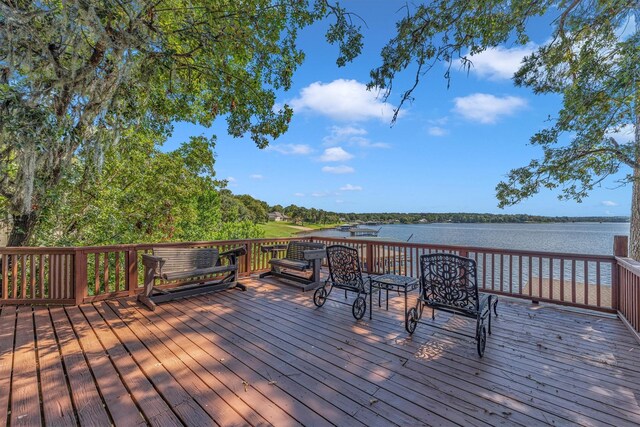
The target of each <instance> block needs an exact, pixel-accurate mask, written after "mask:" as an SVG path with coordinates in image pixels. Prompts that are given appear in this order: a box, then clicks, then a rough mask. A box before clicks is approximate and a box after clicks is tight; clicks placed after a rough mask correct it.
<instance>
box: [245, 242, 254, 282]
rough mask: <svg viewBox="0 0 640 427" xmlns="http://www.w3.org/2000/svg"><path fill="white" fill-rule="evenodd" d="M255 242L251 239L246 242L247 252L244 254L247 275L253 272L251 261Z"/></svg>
mask: <svg viewBox="0 0 640 427" xmlns="http://www.w3.org/2000/svg"><path fill="white" fill-rule="evenodd" d="M252 243H253V242H252V241H251V240H247V241H246V242H245V246H246V249H247V254H246V255H245V256H244V271H245V273H246V274H247V276H249V275H250V274H251V261H252V258H253V255H252V247H253V244H252Z"/></svg>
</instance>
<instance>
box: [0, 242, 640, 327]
mask: <svg viewBox="0 0 640 427" xmlns="http://www.w3.org/2000/svg"><path fill="white" fill-rule="evenodd" d="M289 240H291V239H252V240H230V241H215V242H188V243H160V244H138V245H116V246H95V247H76V248H11V247H9V248H0V261H1V263H2V264H1V266H0V303H2V304H6V303H11V304H24V303H34V304H39V303H46V304H80V303H83V302H90V301H95V300H100V299H107V298H115V297H121V296H128V295H135V294H136V293H137V292H139V291H140V286H141V284H142V268H139V266H141V262H140V260H141V256H142V254H143V253H145V252H150V251H151V249H152V248H153V247H158V246H172V247H216V248H218V249H219V250H220V251H224V250H227V249H230V248H234V247H238V246H244V247H245V248H246V249H247V255H246V256H244V257H242V258H241V259H240V263H241V264H240V275H241V276H247V275H249V274H252V273H257V272H260V271H264V270H267V269H268V268H269V263H268V262H269V259H270V258H271V256H272V254H271V252H270V251H267V252H263V251H261V247H262V246H264V245H270V244H274V243H286V242H287V241H289ZM297 240H313V241H318V242H322V243H325V244H336V243H339V244H345V245H348V246H351V247H354V248H356V249H358V252H359V254H360V256H361V260H362V265H363V266H364V268H365V269H366V270H367V272H368V273H371V274H376V273H385V272H393V273H398V274H406V275H409V276H414V277H417V276H418V275H419V270H418V262H419V259H420V255H423V254H428V253H434V252H450V253H455V254H459V255H463V256H468V257H470V258H473V259H474V260H475V261H476V263H477V266H478V281H479V286H480V288H481V289H482V290H483V291H485V292H492V293H496V294H500V295H506V296H511V297H517V298H525V299H529V300H532V301H546V302H552V303H556V304H564V305H569V306H574V307H581V308H588V309H595V310H600V311H607V312H620V313H621V315H623V316H625V317H627V319H628V321H629V323H630V324H631V325H633V327H634V328H635V329H636V330H637V329H638V328H639V327H640V317H639V316H640V308H639V307H640V290H639V289H640V266H638V265H637V264H635V263H633V262H631V261H629V260H628V259H625V258H620V257H619V258H616V257H614V256H613V255H612V256H604V255H581V254H563V253H549V252H529V251H516V250H503V249H488V248H478V247H462V246H445V245H430V244H418V243H402V242H388V241H379V240H365V239H362V240H357V239H338V238H330V237H313V238H304V239H297ZM623 243H626V242H623ZM618 255H620V254H618ZM624 255H626V254H624ZM175 284H179V283H175Z"/></svg>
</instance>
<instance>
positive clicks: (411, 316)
mask: <svg viewBox="0 0 640 427" xmlns="http://www.w3.org/2000/svg"><path fill="white" fill-rule="evenodd" d="M416 326H418V310H416V308H415V307H411V308H410V309H409V311H408V312H407V315H406V316H405V322H404V327H405V329H406V330H407V332H409V334H413V332H414V331H415V330H416Z"/></svg>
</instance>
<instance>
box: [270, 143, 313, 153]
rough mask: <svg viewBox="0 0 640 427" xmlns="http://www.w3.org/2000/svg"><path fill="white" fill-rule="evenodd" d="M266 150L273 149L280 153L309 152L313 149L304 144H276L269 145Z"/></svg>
mask: <svg viewBox="0 0 640 427" xmlns="http://www.w3.org/2000/svg"><path fill="white" fill-rule="evenodd" d="M267 149H268V150H271V151H275V152H277V153H280V154H298V155H305V154H310V153H311V152H312V151H313V150H312V149H311V147H309V146H308V145H306V144H278V145H269V146H268V147H267Z"/></svg>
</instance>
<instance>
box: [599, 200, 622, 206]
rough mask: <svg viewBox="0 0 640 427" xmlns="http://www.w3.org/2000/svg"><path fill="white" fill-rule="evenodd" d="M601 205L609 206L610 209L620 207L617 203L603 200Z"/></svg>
mask: <svg viewBox="0 0 640 427" xmlns="http://www.w3.org/2000/svg"><path fill="white" fill-rule="evenodd" d="M601 203H602V206H609V207H613V206H618V204H617V203H616V202H612V201H611V200H603V201H602V202H601Z"/></svg>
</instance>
